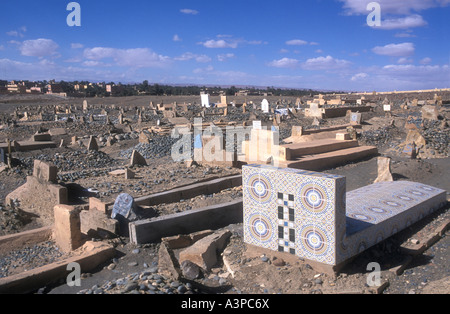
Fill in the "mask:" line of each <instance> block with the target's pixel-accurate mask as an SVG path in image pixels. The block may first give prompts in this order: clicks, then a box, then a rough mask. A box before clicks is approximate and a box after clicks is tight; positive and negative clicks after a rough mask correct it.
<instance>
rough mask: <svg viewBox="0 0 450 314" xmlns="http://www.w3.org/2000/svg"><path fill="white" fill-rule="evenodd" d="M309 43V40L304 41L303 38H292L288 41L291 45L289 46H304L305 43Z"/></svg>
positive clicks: (287, 43)
mask: <svg viewBox="0 0 450 314" xmlns="http://www.w3.org/2000/svg"><path fill="white" fill-rule="evenodd" d="M307 44H308V42H307V41H304V40H301V39H292V40H288V41H287V42H286V45H289V46H303V45H307Z"/></svg>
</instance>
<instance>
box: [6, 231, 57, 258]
mask: <svg viewBox="0 0 450 314" xmlns="http://www.w3.org/2000/svg"><path fill="white" fill-rule="evenodd" d="M52 233H53V227H52V226H50V227H44V228H40V229H35V230H30V231H25V232H21V233H16V234H11V235H6V236H3V237H0V254H4V253H5V252H9V251H11V250H13V249H17V248H23V247H25V246H27V245H29V244H35V243H39V242H45V241H47V240H48V239H50V238H51V237H52Z"/></svg>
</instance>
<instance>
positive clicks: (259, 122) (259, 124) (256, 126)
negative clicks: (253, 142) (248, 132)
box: [253, 121, 262, 130]
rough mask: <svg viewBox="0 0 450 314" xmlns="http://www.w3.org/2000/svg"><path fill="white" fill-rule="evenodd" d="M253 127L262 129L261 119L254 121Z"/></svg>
mask: <svg viewBox="0 0 450 314" xmlns="http://www.w3.org/2000/svg"><path fill="white" fill-rule="evenodd" d="M253 129H254V130H261V129H262V125H261V121H253Z"/></svg>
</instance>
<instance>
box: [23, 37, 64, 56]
mask: <svg viewBox="0 0 450 314" xmlns="http://www.w3.org/2000/svg"><path fill="white" fill-rule="evenodd" d="M58 48H59V46H58V44H57V43H55V42H54V41H53V40H51V39H45V38H39V39H35V40H26V41H24V42H23V43H22V44H21V45H20V47H19V49H20V52H21V54H22V55H23V56H27V57H45V56H51V55H54V54H56V50H57V49H58Z"/></svg>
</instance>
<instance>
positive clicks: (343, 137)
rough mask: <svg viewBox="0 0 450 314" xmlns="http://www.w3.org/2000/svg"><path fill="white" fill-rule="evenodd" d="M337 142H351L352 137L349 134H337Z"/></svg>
mask: <svg viewBox="0 0 450 314" xmlns="http://www.w3.org/2000/svg"><path fill="white" fill-rule="evenodd" d="M336 140H338V141H350V140H351V137H350V134H349V133H336Z"/></svg>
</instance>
